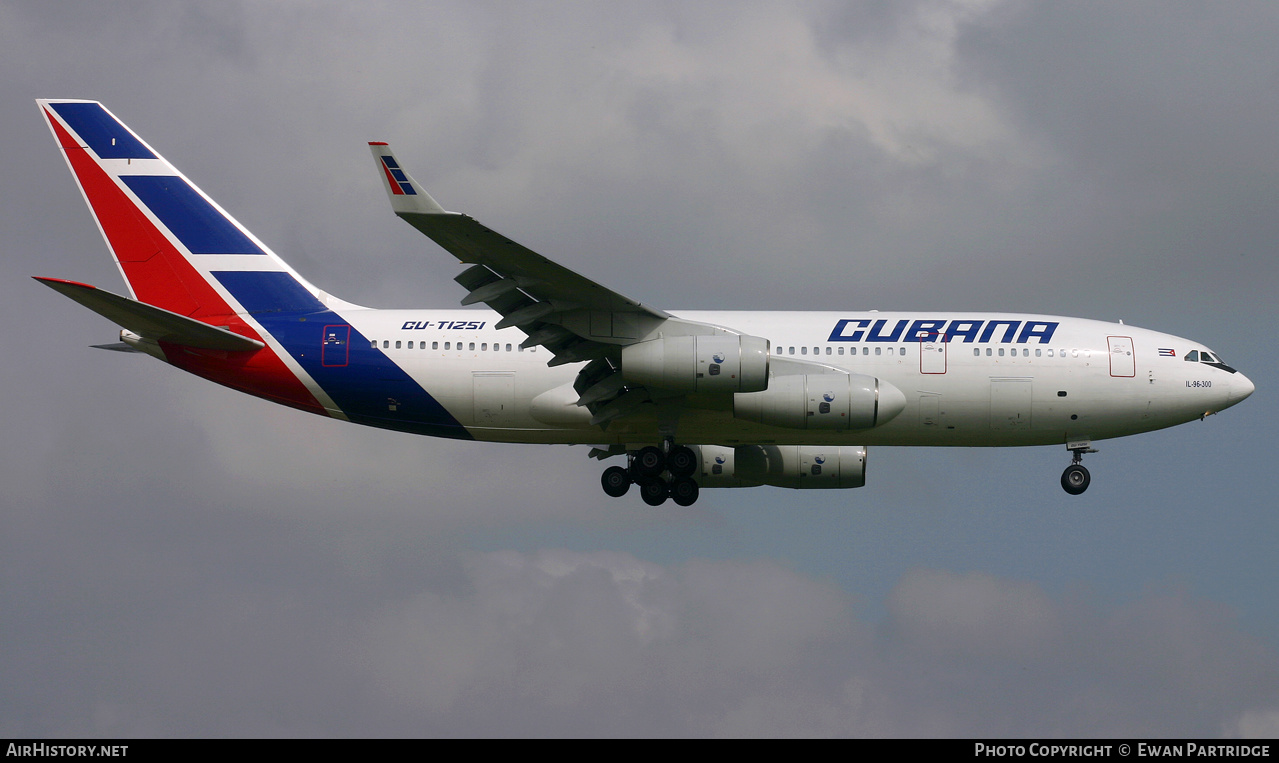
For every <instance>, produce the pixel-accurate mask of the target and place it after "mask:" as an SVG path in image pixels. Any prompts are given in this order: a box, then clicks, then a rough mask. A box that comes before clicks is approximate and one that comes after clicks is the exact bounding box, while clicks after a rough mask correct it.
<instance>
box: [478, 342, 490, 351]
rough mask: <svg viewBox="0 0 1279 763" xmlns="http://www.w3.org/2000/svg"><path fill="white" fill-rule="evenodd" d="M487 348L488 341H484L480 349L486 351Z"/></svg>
mask: <svg viewBox="0 0 1279 763" xmlns="http://www.w3.org/2000/svg"><path fill="white" fill-rule="evenodd" d="M488 348H489V343H488V342H485V343H484V344H482V345H480V349H481V350H485V351H487V350H488Z"/></svg>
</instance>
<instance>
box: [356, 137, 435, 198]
mask: <svg viewBox="0 0 1279 763" xmlns="http://www.w3.org/2000/svg"><path fill="white" fill-rule="evenodd" d="M369 150H370V151H372V152H373V159H374V161H376V162H377V166H378V170H379V174H381V176H382V187H383V188H384V189H386V193H387V195H388V196H390V197H391V208H392V209H394V210H395V213H396V214H397V215H403V214H425V215H447V214H454V213H452V212H446V211H445V210H444V207H441V206H440V205H439V204H438V203H436V201H435V199H432V198H431V195H430V194H429V193H427V192H426V190H425V189H424V188H422V185H421V184H420V183H418V182H417V181H416V180H414V179H413V178H412V177H410V176H409V173H407V172H405V171H404V169H403V168H402V167H401V166H400V163H399V162H398V161H396V159H395V154H393V153H391V147H390V146H389V145H387V144H386V143H381V142H370V143H369Z"/></svg>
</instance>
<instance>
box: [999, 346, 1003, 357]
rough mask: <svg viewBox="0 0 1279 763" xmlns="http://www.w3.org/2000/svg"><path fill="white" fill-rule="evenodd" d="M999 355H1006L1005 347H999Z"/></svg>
mask: <svg viewBox="0 0 1279 763" xmlns="http://www.w3.org/2000/svg"><path fill="white" fill-rule="evenodd" d="M999 357H1001V358H1002V357H1004V348H1003V347H1000V348H999Z"/></svg>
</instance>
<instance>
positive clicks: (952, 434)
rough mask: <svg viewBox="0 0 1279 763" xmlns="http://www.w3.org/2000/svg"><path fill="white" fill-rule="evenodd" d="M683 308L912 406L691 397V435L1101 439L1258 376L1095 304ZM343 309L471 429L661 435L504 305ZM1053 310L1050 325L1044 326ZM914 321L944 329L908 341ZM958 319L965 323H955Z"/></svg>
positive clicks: (577, 439) (630, 438) (1213, 403)
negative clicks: (889, 388) (808, 412)
mask: <svg viewBox="0 0 1279 763" xmlns="http://www.w3.org/2000/svg"><path fill="white" fill-rule="evenodd" d="M673 314H674V315H676V316H677V317H679V318H683V319H687V320H691V321H698V322H702V323H710V324H716V325H722V326H732V327H733V328H734V329H735V330H738V331H741V332H743V333H747V334H752V335H756V336H761V337H764V338H766V339H768V340H769V341H770V343H771V350H770V357H772V358H793V359H797V360H805V361H813V362H818V363H822V364H826V365H829V366H833V367H836V368H840V369H844V370H846V371H849V372H853V373H857V374H865V375H869V376H874V377H877V378H879V379H881V380H884V381H887V382H888V383H890V384H892V385H893V386H895V387H896V388H897V389H899V390H901V392H902V393H903V394H904V395H905V397H906V407H905V409H904V410H903V411H902V412H901V413H900V414H899V415H897V416H895V417H894V418H893V419H892V420H890V421H887V422H885V423H882V424H880V425H879V426H876V427H874V428H871V429H861V430H854V431H843V432H835V431H811V430H797V429H785V428H780V427H771V426H764V425H760V424H754V423H750V422H747V421H743V420H740V419H738V418H735V417H734V416H733V412H732V410H731V405H725V404H723V403H722V402H721V403H719V404H718V405H716V404H715V403H713V402H711V401H707V402H706V404H705V405H704V406H701V407H699V406H698V405H697V401H696V400H693V401H691V402H692V403H693V404H692V405H690V406H688V407H686V408H685V409H684V410H683V412H682V414H681V416H680V418H679V422H678V433H679V439H680V440H681V441H683V442H690V443H692V442H696V443H708V444H720V445H734V444H751V443H766V444H767V443H771V444H851V443H856V444H859V445H933V446H955V445H959V446H1006V445H1043V444H1054V443H1065V442H1070V441H1079V440H1085V441H1086V440H1099V439H1104V438H1109V437H1118V436H1123V435H1129V434H1135V433H1138V432H1144V431H1149V430H1153V429H1160V428H1163V427H1168V426H1172V425H1175V424H1180V423H1183V422H1186V421H1190V420H1193V419H1196V418H1200V417H1202V416H1204V415H1205V414H1209V413H1215V412H1217V411H1219V410H1221V409H1223V408H1225V407H1228V406H1229V405H1232V404H1233V403H1235V402H1238V401H1239V400H1242V399H1243V398H1244V397H1247V395H1248V394H1250V393H1251V392H1252V389H1253V386H1252V383H1251V382H1250V381H1248V380H1247V379H1246V378H1245V377H1244V376H1243V375H1242V374H1239V373H1237V372H1231V371H1229V370H1223V369H1222V368H1220V367H1217V366H1210V365H1207V364H1204V363H1199V362H1187V361H1186V360H1184V357H1185V356H1186V355H1187V353H1188V351H1190V350H1202V349H1205V348H1203V346H1202V345H1200V344H1198V343H1196V342H1193V341H1190V340H1187V339H1183V338H1180V337H1176V336H1172V335H1170V334H1164V333H1160V332H1156V331H1150V330H1147V329H1141V328H1137V327H1134V326H1127V325H1123V324H1116V323H1105V322H1101V321H1093V320H1086V319H1078V318H1065V317H1057V316H1042V315H1024V314H994V313H879V312H869V313H845V312H703V311H685V312H678V313H673ZM343 315H344V317H345V318H346V319H347V320H349V321H350V323H351V325H352V326H353V327H354V328H356V329H358V331H359V333H360V334H362V335H364V336H366V337H369V338H370V341H371V342H373V343H375V344H376V346H377V347H378V348H379V349H380V350H381V351H382V352H383V353H385V354H386V355H387V357H388V359H390V360H392V361H393V362H394V363H395V364H396V365H398V366H399V367H401V368H402V369H404V371H405V372H407V373H408V374H409V375H410V376H411V377H412V378H413V379H414V380H416V381H417V382H418V383H419V384H421V386H422V387H423V388H424V389H425V390H427V391H428V392H429V393H430V394H431V396H432V397H434V398H435V399H436V400H437V401H438V402H439V403H441V404H442V405H443V406H444V408H445V409H447V410H448V412H449V413H451V414H452V415H453V416H454V417H455V418H456V419H457V420H458V422H460V423H461V424H462V425H463V426H465V427H466V429H467V430H468V431H469V432H470V434H471V435H472V436H473V437H475V438H476V439H479V440H489V441H500V442H540V443H596V444H603V443H617V444H623V445H625V444H634V443H648V442H653V441H655V440H657V439H659V435H658V434H657V420H656V418H655V417H653V416H648V417H645V416H643V415H639V416H635V417H631V418H628V419H627V420H625V421H623V422H618V423H616V424H614V425H612V426H610V427H608V428H607V429H606V430H603V431H601V428H600V427H598V426H592V425H591V424H590V421H589V420H590V414H589V412H587V410H586V409H585V408H583V407H579V406H577V405H575V404H574V403H575V401H576V400H577V393H576V392H574V391H573V390H572V386H571V385H572V382H573V380H574V377H575V376H576V374H577V372H578V370H579V369H580V367H581V364H567V365H563V366H559V367H547V365H546V363H547V361H548V360H549V359H550V355H549V353H547V352H546V350H545V349H543V348H532V349H529V350H523V351H520V350H519V345H520V342H522V341H523V340H524V339H525V335H524V334H523V333H522V332H520V331H519V330H517V329H514V328H511V329H505V330H495V329H494V328H493V326H494V324H495V323H496V322H497V321H498V320H499V319H500V316H499V315H497V314H496V313H492V312H488V311H481V310H350V311H344V313H343ZM1047 324H1051V325H1052V327H1053V328H1052V329H1051V330H1047V329H1045V328H1044V327H1045V325H1047ZM916 325H924V326H937V327H938V330H937V332H936V333H935V334H930V335H922V334H921V336H920V338H917V339H914V340H910V341H907V340H906V336H907V335H908V332H909V329H911V328H912V327H914V326H916ZM950 327H955V328H956V329H957V330H958V333H957V334H956V335H949V334H947V333H946V329H947V328H950ZM1031 327H1033V329H1032V328H1031ZM894 329H897V331H896V332H894ZM964 334H966V335H964ZM1023 334H1027V335H1025V336H1023ZM943 338H944V339H945V341H942V339H943ZM894 339H895V340H894ZM921 339H922V341H921ZM872 340H873V341H872ZM446 348H447V349H446ZM1161 352H1162V354H1161Z"/></svg>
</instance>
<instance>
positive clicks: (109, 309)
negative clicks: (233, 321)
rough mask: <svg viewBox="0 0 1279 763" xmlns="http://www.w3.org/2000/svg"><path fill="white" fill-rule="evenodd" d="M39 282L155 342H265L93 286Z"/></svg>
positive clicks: (241, 346) (205, 345)
mask: <svg viewBox="0 0 1279 763" xmlns="http://www.w3.org/2000/svg"><path fill="white" fill-rule="evenodd" d="M36 280H37V281H39V282H40V283H42V284H44V285H45V286H48V287H49V288H50V289H53V290H54V291H56V292H58V293H59V294H63V295H66V296H68V297H70V298H71V299H74V300H75V301H76V302H79V303H80V304H82V305H84V306H85V307H87V308H89V309H90V310H92V311H93V312H95V313H97V314H98V315H101V316H102V317H103V318H106V319H107V320H109V321H111V322H112V323H115V324H116V325H118V326H120V327H121V328H125V329H128V330H129V331H132V332H133V333H135V334H137V335H138V336H141V337H145V338H147V339H152V340H155V341H157V342H168V343H170V344H179V345H183V346H184V347H198V348H201V349H206V350H228V351H251V350H259V349H261V348H263V347H265V346H266V345H264V344H263V343H262V342H259V341H257V340H256V339H250V338H249V337H247V336H241V335H239V334H235V333H232V332H230V331H227V330H226V329H224V328H219V327H218V326H210V325H209V324H207V323H202V322H200V321H197V320H195V319H194V318H188V317H186V316H185V315H179V314H177V313H174V312H170V311H168V310H165V309H163V308H159V307H155V306H154V305H148V304H147V303H145V302H138V301H137V300H133V299H129V298H128V297H122V296H120V295H119V294H112V293H111V292H109V291H103V290H102V289H99V288H97V287H96V286H90V285H88V284H83V283H76V282H75V281H64V280H61V279H58V278H40V277H36Z"/></svg>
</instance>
